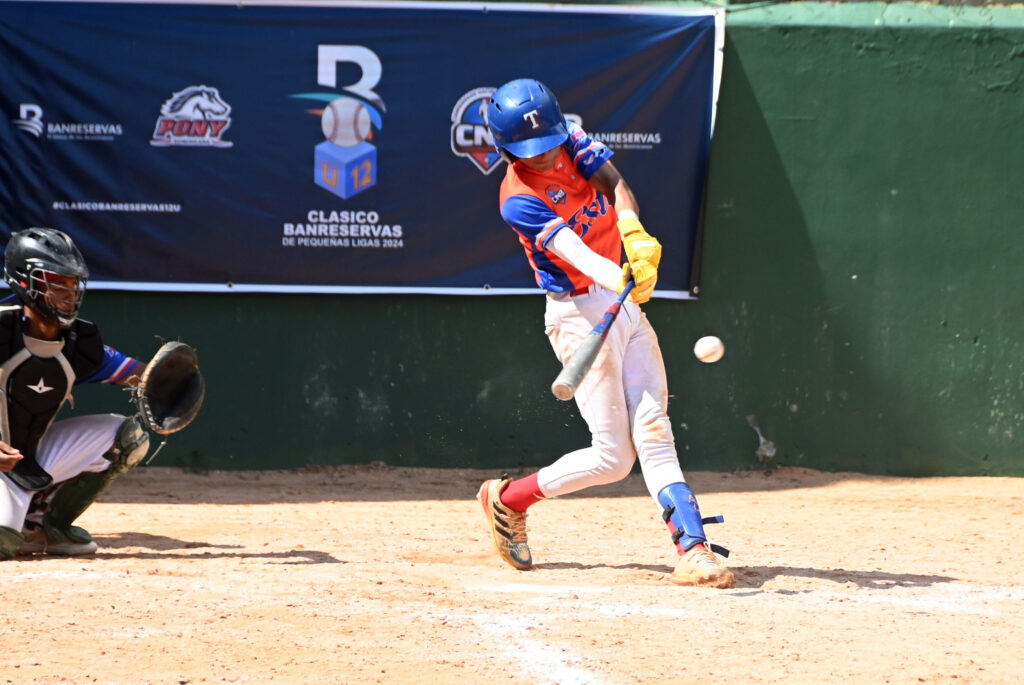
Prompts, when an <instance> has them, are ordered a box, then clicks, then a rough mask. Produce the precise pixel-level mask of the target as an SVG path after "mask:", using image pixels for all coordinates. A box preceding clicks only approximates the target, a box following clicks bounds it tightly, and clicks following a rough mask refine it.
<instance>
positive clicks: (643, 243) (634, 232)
mask: <svg viewBox="0 0 1024 685" xmlns="http://www.w3.org/2000/svg"><path fill="white" fill-rule="evenodd" d="M617 225H618V227H619V235H621V236H622V246H623V247H624V248H626V259H628V260H629V263H630V264H636V262H637V261H639V260H644V261H647V262H650V264H651V266H653V267H654V268H655V269H657V268H658V265H659V264H661V243H659V242H658V239H657V238H655V237H654V236H652V235H651V234H649V233H648V232H647V231H645V230H644V226H643V224H641V223H640V219H637V218H634V217H627V218H625V219H619V221H618V224H617ZM638 285H639V284H638Z"/></svg>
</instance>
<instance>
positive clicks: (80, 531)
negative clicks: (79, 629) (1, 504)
mask: <svg viewBox="0 0 1024 685" xmlns="http://www.w3.org/2000/svg"><path fill="white" fill-rule="evenodd" d="M148 449H149V434H148V433H146V431H145V430H143V428H142V425H141V423H140V422H139V420H138V418H137V417H135V416H132V417H130V418H127V419H123V421H122V423H121V424H120V426H119V427H118V429H117V433H116V435H115V437H114V444H113V445H112V446H111V447H110V449H108V450H107V451H106V452H105V453H104V454H103V459H104V460H106V461H107V462H108V463H107V467H106V469H104V470H102V471H84V472H81V473H79V474H78V475H76V476H74V477H72V478H70V479H68V480H66V481H64V482H62V483H60V484H58V485H57V486H56V487H54V488H52V489H51V490H50V491H47V492H45V493H41V494H40V496H38V497H37V498H36V501H35V502H33V508H34V509H35V511H33V512H30V515H29V518H28V519H27V520H26V526H25V531H24V534H25V543H24V544H23V545H22V546H21V549H20V550H19V551H20V552H21V553H22V554H31V553H35V552H44V553H47V554H64V555H79V554H92V553H93V552H95V551H96V548H97V546H96V543H95V542H93V539H92V536H91V535H90V534H89V532H88V531H87V530H85V529H84V528H80V527H79V526H75V525H72V523H73V522H74V521H75V519H77V518H78V517H79V516H81V514H82V512H84V511H85V510H86V509H88V508H89V506H90V505H91V504H92V503H93V502H95V501H96V500H97V499H98V498H99V496H100V495H101V494H103V492H104V491H105V490H106V489H107V487H108V486H109V485H110V483H111V482H112V481H113V480H114V479H115V478H116V477H117V476H119V475H121V474H122V473H124V472H126V471H129V470H131V469H132V468H133V467H134V466H135V465H136V464H138V463H139V462H140V461H142V459H143V458H144V457H145V456H146V452H147V450H148ZM39 512H42V517H41V520H40V519H39V516H38V513H39ZM33 514H36V515H35V516H33Z"/></svg>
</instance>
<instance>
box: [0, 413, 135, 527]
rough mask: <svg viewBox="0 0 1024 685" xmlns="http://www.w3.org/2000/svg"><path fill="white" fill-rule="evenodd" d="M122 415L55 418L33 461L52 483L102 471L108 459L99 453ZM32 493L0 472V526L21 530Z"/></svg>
mask: <svg viewBox="0 0 1024 685" xmlns="http://www.w3.org/2000/svg"><path fill="white" fill-rule="evenodd" d="M124 419H125V417H123V416H121V415H119V414H90V415H87V416H76V417H74V418H71V419H65V420H64V421H57V422H56V423H54V424H53V425H52V426H50V430H48V431H46V435H44V436H43V439H42V441H41V442H40V443H39V450H38V451H37V453H36V461H37V462H39V465H40V466H41V467H43V470H44V471H46V472H47V473H49V474H50V475H51V476H53V482H54V483H63V482H64V481H66V480H69V479H71V478H74V477H75V476H77V475H78V474H80V473H85V472H87V471H88V472H94V473H98V472H100V471H106V470H107V469H108V468H109V467H110V462H109V461H107V460H106V459H105V458H104V457H103V455H104V453H106V451H107V450H109V449H110V448H111V447H113V445H114V438H116V437H117V431H118V429H119V428H120V427H121V424H122V423H124ZM33 494H34V493H32V492H29V491H27V490H23V489H21V488H20V487H18V486H17V485H15V484H14V483H13V482H12V481H11V480H10V479H9V478H7V476H6V475H5V474H2V473H0V526H7V527H8V528H13V529H14V530H21V528H22V525H23V524H24V522H25V515H26V514H27V513H28V507H29V504H30V502H31V501H32V495H33Z"/></svg>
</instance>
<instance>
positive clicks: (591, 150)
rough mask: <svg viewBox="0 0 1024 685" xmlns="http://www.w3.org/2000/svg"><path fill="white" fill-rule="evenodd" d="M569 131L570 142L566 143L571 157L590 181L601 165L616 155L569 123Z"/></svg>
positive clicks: (577, 167) (578, 169) (584, 176)
mask: <svg viewBox="0 0 1024 685" xmlns="http://www.w3.org/2000/svg"><path fill="white" fill-rule="evenodd" d="M568 129H569V140H568V141H566V143H565V147H566V149H567V150H568V152H569V156H570V157H572V161H573V163H574V164H575V165H576V169H577V171H579V172H580V173H581V174H583V178H585V179H587V180H588V181H589V180H590V177H591V176H593V175H594V173H595V172H596V171H597V170H598V169H600V168H601V165H603V164H604V163H605V162H607V161H608V160H609V159H611V157H612V155H613V154H615V153H614V152H612V150H611V148H609V147H608V146H607V145H605V144H604V143H602V142H600V141H598V140H594V139H593V138H591V137H590V136H589V135H587V133H586V131H584V130H583V129H582V128H580V127H579V126H577V125H576V124H574V123H572V122H569V124H568Z"/></svg>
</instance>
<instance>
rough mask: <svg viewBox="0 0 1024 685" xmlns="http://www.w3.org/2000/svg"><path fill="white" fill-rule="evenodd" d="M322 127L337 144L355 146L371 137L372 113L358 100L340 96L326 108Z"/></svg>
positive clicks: (328, 137) (321, 118)
mask: <svg viewBox="0 0 1024 685" xmlns="http://www.w3.org/2000/svg"><path fill="white" fill-rule="evenodd" d="M320 128H322V129H323V132H324V137H325V138H327V140H329V141H331V142H332V143H334V144H335V145H339V146H341V147H353V146H355V145H358V144H359V143H361V142H363V141H364V140H366V139H367V138H369V137H370V113H369V112H368V111H367V110H366V107H364V106H363V103H361V102H359V101H358V100H353V99H352V98H338V99H337V100H335V101H333V102H332V103H331V104H329V105H327V108H326V109H324V113H323V115H322V116H321V117H320Z"/></svg>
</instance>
